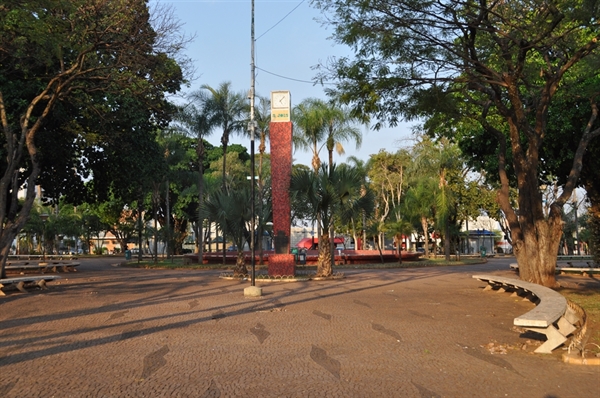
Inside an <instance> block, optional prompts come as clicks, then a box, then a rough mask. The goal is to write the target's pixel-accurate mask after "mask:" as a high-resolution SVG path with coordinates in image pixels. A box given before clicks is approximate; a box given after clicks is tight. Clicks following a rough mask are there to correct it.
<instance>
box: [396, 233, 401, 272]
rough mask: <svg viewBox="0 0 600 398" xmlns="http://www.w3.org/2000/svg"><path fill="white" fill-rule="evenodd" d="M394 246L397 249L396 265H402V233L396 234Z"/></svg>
mask: <svg viewBox="0 0 600 398" xmlns="http://www.w3.org/2000/svg"><path fill="white" fill-rule="evenodd" d="M396 248H397V249H398V265H402V234H397V235H396Z"/></svg>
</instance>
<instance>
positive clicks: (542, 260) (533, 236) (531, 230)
mask: <svg viewBox="0 0 600 398" xmlns="http://www.w3.org/2000/svg"><path fill="white" fill-rule="evenodd" d="M556 221H558V222H556ZM521 229H522V234H523V239H518V240H516V241H515V245H514V246H513V247H514V254H515V257H516V259H517V263H518V264H519V277H520V278H521V279H522V280H525V281H527V282H533V283H537V284H540V285H542V286H547V287H556V277H555V272H556V258H557V255H558V247H559V245H560V236H561V234H562V225H561V220H560V219H558V220H552V219H550V220H538V221H536V222H535V223H534V224H533V225H532V226H531V227H529V226H525V225H522V227H521Z"/></svg>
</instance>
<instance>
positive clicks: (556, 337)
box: [473, 275, 582, 354]
mask: <svg viewBox="0 0 600 398" xmlns="http://www.w3.org/2000/svg"><path fill="white" fill-rule="evenodd" d="M473 278H475V279H478V280H480V281H483V282H487V284H488V285H487V286H486V288H485V289H484V290H496V291H500V292H505V291H510V292H513V294H515V295H519V296H525V297H526V298H527V299H529V300H530V301H532V302H534V303H536V304H537V305H536V307H535V308H534V309H532V310H531V311H529V312H527V313H525V314H523V315H521V316H518V317H516V318H515V319H514V321H513V324H514V325H515V326H519V327H522V328H523V329H526V330H530V331H533V332H537V333H541V334H543V335H545V336H546V341H545V342H544V343H543V344H542V345H541V346H540V347H538V348H537V349H536V350H535V352H537V353H542V354H550V353H552V350H554V349H555V348H557V347H558V346H560V345H561V344H563V343H564V342H565V341H567V337H568V336H570V335H571V334H572V333H573V332H574V331H575V330H576V329H577V326H576V325H577V324H580V323H581V321H582V320H581V319H579V317H578V316H577V314H576V313H575V311H573V309H571V307H570V306H569V305H568V304H567V299H566V298H565V297H563V296H562V295H561V294H560V293H558V292H555V291H554V290H552V289H549V288H547V287H544V286H541V285H538V284H535V283H530V282H525V281H521V280H517V279H512V278H505V277H502V276H498V275H473Z"/></svg>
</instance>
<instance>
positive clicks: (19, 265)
mask: <svg viewBox="0 0 600 398" xmlns="http://www.w3.org/2000/svg"><path fill="white" fill-rule="evenodd" d="M79 265H80V263H78V262H73V261H52V262H35V263H34V262H16V263H15V262H7V263H6V266H5V269H6V270H7V271H16V272H21V273H23V272H27V271H41V272H42V273H45V272H48V271H52V272H58V271H61V272H71V271H76V270H75V267H78V266H79Z"/></svg>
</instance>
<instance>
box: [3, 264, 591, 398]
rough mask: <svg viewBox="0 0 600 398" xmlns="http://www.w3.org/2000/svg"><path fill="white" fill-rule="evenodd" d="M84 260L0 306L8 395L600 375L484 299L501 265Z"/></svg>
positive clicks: (350, 390)
mask: <svg viewBox="0 0 600 398" xmlns="http://www.w3.org/2000/svg"><path fill="white" fill-rule="evenodd" d="M111 262H115V259H96V260H82V261H81V266H80V267H79V271H78V272H77V273H70V274H68V275H67V274H65V275H64V279H62V280H61V281H60V283H52V284H51V286H50V289H49V290H47V291H39V292H38V291H35V292H31V293H29V294H23V293H20V292H15V293H10V294H9V295H7V296H6V297H4V298H2V299H0V396H1V397H418V398H425V397H548V398H549V397H556V398H559V397H593V396H598V392H599V391H600V371H599V369H598V368H599V367H587V366H576V365H567V364H564V363H562V362H561V361H560V353H561V350H560V349H559V350H557V352H556V353H554V354H552V355H538V354H532V353H531V351H532V350H533V349H535V347H527V348H526V349H521V348H518V349H509V350H508V352H507V354H506V355H501V354H492V353H491V351H490V350H489V349H488V348H486V347H487V345H488V344H490V343H494V344H497V345H507V346H511V347H521V346H522V345H523V344H524V343H525V342H526V341H527V340H528V338H527V337H521V336H520V335H519V333H518V332H516V331H515V330H513V324H512V321H513V318H514V317H515V316H518V315H520V314H523V313H525V312H526V311H527V310H529V309H531V308H532V305H533V304H531V303H529V302H524V301H522V300H521V299H520V298H519V299H516V298H515V297H511V296H510V295H509V294H497V293H492V292H483V291H482V289H483V287H484V286H485V284H484V283H482V282H479V281H477V280H474V279H472V278H471V275H472V274H475V273H480V272H482V271H484V272H487V273H490V272H491V273H499V274H504V273H506V275H507V276H508V275H511V274H510V273H509V272H507V271H506V269H507V268H508V262H507V263H506V264H504V263H501V262H498V261H491V262H489V263H488V264H484V265H479V266H469V267H466V266H462V267H443V268H424V269H395V270H346V271H345V272H346V275H347V278H345V279H341V280H334V281H318V282H316V281H315V282H296V283H285V282H277V283H263V284H261V283H260V282H259V283H258V285H259V286H260V287H261V288H262V289H263V296H262V297H259V298H246V297H244V295H243V289H244V288H245V287H247V286H248V282H237V281H227V280H221V279H218V278H217V276H218V273H216V272H212V271H187V270H181V271H180V270H175V271H172V270H170V271H166V270H142V269H130V268H122V267H114V266H111Z"/></svg>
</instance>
